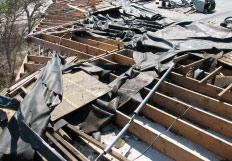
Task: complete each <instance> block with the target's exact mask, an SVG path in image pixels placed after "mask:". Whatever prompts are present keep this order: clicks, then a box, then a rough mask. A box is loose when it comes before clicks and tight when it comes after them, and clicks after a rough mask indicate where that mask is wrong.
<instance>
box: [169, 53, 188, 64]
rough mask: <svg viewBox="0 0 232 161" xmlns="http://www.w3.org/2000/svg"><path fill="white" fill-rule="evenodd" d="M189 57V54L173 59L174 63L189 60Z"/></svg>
mask: <svg viewBox="0 0 232 161" xmlns="http://www.w3.org/2000/svg"><path fill="white" fill-rule="evenodd" d="M188 57H189V54H184V55H181V56H178V57H175V58H174V59H173V61H174V62H179V61H181V60H183V59H186V58H188Z"/></svg>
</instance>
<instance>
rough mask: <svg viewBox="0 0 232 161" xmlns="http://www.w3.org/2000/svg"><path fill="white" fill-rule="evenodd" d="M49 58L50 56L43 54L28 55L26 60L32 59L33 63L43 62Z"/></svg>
mask: <svg viewBox="0 0 232 161" xmlns="http://www.w3.org/2000/svg"><path fill="white" fill-rule="evenodd" d="M50 59H51V58H50V57H45V56H35V55H28V61H33V62H35V63H42V64H45V63H47V62H48V60H50Z"/></svg>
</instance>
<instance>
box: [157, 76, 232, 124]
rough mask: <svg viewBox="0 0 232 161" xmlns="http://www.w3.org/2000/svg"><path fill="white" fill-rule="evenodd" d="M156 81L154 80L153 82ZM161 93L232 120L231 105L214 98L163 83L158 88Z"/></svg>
mask: <svg viewBox="0 0 232 161" xmlns="http://www.w3.org/2000/svg"><path fill="white" fill-rule="evenodd" d="M157 81H158V80H157V79H156V81H155V82H157ZM158 90H159V91H161V92H162V93H165V94H168V95H169V96H172V97H176V98H178V99H181V100H183V101H184V102H186V103H189V104H192V105H194V106H198V107H200V108H202V109H205V110H208V111H211V112H213V113H215V114H218V115H221V116H224V117H226V118H229V119H230V120H232V105H231V104H228V103H225V102H221V101H219V100H216V99H214V98H211V97H208V96H205V95H203V94H200V93H197V92H193V91H191V90H189V89H186V88H183V87H180V86H177V85H175V84H172V83H168V82H166V81H164V82H163V83H161V85H160V86H159V88H158Z"/></svg>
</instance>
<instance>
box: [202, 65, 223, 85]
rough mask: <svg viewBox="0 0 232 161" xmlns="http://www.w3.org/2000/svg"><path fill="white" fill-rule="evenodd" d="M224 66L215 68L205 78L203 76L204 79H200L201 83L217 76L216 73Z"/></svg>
mask: <svg viewBox="0 0 232 161" xmlns="http://www.w3.org/2000/svg"><path fill="white" fill-rule="evenodd" d="M222 68H223V67H222V66H220V67H218V68H217V69H215V70H214V71H213V72H211V73H209V75H207V76H206V77H205V78H203V79H202V80H200V81H199V83H200V84H201V83H205V82H206V81H208V80H210V79H213V78H214V77H215V75H216V74H218V72H220V71H221V70H222Z"/></svg>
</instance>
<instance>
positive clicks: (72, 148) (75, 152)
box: [53, 132, 89, 161]
mask: <svg viewBox="0 0 232 161" xmlns="http://www.w3.org/2000/svg"><path fill="white" fill-rule="evenodd" d="M53 136H54V137H55V138H56V139H57V140H58V141H59V142H61V143H62V144H63V145H64V146H65V147H66V148H67V149H68V150H69V151H70V152H72V154H74V155H75V156H76V157H77V158H79V159H80V160H81V161H88V160H89V159H87V158H86V157H85V156H84V155H83V154H82V153H81V152H79V151H78V150H77V149H76V148H75V147H73V146H72V145H71V144H70V143H68V142H67V141H65V140H64V139H63V138H62V137H61V136H60V135H58V134H57V133H55V132H54V133H53Z"/></svg>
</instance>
